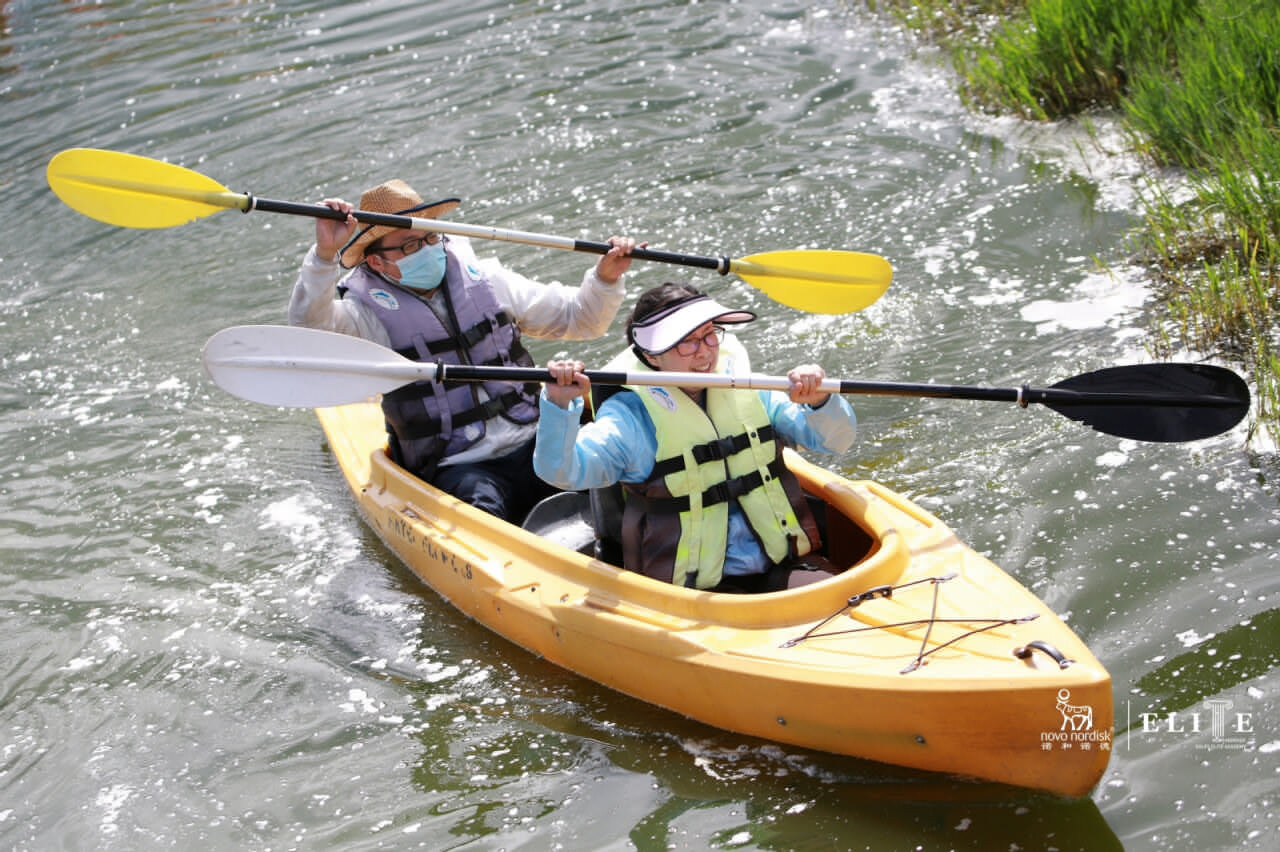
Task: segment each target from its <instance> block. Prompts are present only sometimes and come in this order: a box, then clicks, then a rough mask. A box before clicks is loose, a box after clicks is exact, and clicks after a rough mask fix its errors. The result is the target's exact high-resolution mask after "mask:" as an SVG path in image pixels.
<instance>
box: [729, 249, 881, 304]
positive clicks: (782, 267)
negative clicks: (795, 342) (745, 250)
mask: <svg viewBox="0 0 1280 852" xmlns="http://www.w3.org/2000/svg"><path fill="white" fill-rule="evenodd" d="M729 271H730V272H733V273H734V274H736V275H737V276H738V277H740V278H742V280H744V281H746V282H747V283H748V284H750V285H751V286H752V287H755V288H756V289H758V290H762V291H763V292H764V293H765V295H767V296H768V297H769V298H771V299H773V300H774V301H775V302H780V303H782V304H784V305H788V306H790V307H793V308H796V309H797V310H801V311H808V312H810V313H817V314H846V313H852V312H853V311H860V310H862V309H863V308H866V307H869V306H870V305H872V304H874V303H875V301H876V300H877V299H879V298H880V297H881V296H883V295H884V291H885V290H888V289H889V284H890V283H891V282H892V281H893V267H892V266H890V265H889V261H887V260H885V259H884V258H883V257H880V256H879V255H875V254H865V253H863V252H856V251H832V250H793V251H770V252H765V253H764V254H753V255H751V256H749V257H744V258H742V259H740V260H733V261H730V262H729Z"/></svg>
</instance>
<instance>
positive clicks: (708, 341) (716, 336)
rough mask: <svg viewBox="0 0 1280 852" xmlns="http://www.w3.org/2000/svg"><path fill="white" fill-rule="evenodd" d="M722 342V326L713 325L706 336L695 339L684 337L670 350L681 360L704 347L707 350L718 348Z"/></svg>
mask: <svg viewBox="0 0 1280 852" xmlns="http://www.w3.org/2000/svg"><path fill="white" fill-rule="evenodd" d="M723 342H724V326H720V325H713V326H711V330H710V331H708V332H707V333H706V334H703V335H700V336H697V337H686V338H685V339H684V340H681V341H680V342H679V343H677V344H676V345H675V346H673V347H671V348H672V349H674V350H675V351H676V354H677V355H679V356H681V357H682V358H688V357H689V356H690V355H692V354H694V353H695V352H697V351H698V349H699V348H700V347H702V346H706V347H707V348H708V349H711V348H714V347H716V346H719V345H720V344H721V343H723Z"/></svg>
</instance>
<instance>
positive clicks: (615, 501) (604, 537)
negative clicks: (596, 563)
mask: <svg viewBox="0 0 1280 852" xmlns="http://www.w3.org/2000/svg"><path fill="white" fill-rule="evenodd" d="M590 500H591V524H592V526H594V527H595V530H596V542H595V553H594V554H593V555H594V556H595V558H596V559H599V560H600V561H601V562H608V563H609V564H610V565H617V566H619V567H621V565H622V508H623V502H624V499H623V496H622V483H620V482H615V483H614V484H613V485H608V486H605V487H604V488H592V489H591V492H590Z"/></svg>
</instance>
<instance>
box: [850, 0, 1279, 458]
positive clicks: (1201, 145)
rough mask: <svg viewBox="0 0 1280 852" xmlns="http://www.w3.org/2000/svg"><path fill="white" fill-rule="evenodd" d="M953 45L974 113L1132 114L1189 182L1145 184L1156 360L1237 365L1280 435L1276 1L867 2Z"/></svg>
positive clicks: (1141, 249)
mask: <svg viewBox="0 0 1280 852" xmlns="http://www.w3.org/2000/svg"><path fill="white" fill-rule="evenodd" d="M870 5H871V6H872V7H873V8H875V9H878V10H880V11H887V12H892V13H893V14H894V15H895V16H896V17H897V18H898V19H899V20H901V21H903V22H904V23H905V24H906V25H907V26H909V27H911V28H912V29H914V30H916V31H917V32H920V33H922V34H924V35H926V36H927V37H928V38H930V39H931V40H933V41H935V42H937V43H939V44H940V45H942V46H944V47H945V48H946V49H947V50H948V51H949V52H950V56H951V59H952V62H953V64H954V66H955V68H956V69H957V71H958V72H959V74H960V78H961V81H962V82H961V86H962V93H963V95H964V97H965V98H966V99H967V101H968V102H969V103H970V105H971V106H973V107H974V108H975V109H979V110H984V111H990V112H999V113H1013V114H1017V115H1021V116H1024V117H1026V118H1027V119H1030V120H1039V121H1049V120H1058V119H1063V118H1071V117H1077V116H1079V117H1084V118H1086V119H1087V117H1088V115H1089V114H1090V113H1093V112H1096V111H1108V112H1110V113H1114V114H1118V115H1120V116H1122V118H1123V121H1124V124H1125V127H1126V128H1127V130H1128V134H1129V143H1130V144H1131V145H1132V146H1133V148H1134V149H1135V150H1138V151H1140V152H1142V153H1143V154H1144V155H1146V156H1147V157H1148V158H1149V159H1150V161H1151V163H1152V166H1153V175H1154V174H1156V173H1157V169H1170V168H1171V169H1175V170H1177V173H1178V174H1179V175H1180V176H1182V177H1184V178H1185V180H1186V181H1187V182H1189V186H1190V188H1191V192H1190V195H1189V197H1188V195H1187V193H1186V192H1181V193H1180V194H1179V196H1178V197H1176V198H1175V197H1174V196H1173V195H1172V194H1171V192H1170V191H1169V190H1168V189H1167V187H1168V186H1170V184H1169V183H1168V182H1167V181H1165V182H1161V181H1158V180H1154V179H1153V180H1152V181H1151V182H1150V184H1149V188H1148V190H1147V191H1146V192H1145V193H1144V197H1143V205H1144V219H1145V227H1143V228H1142V229H1141V230H1139V231H1138V232H1137V233H1135V234H1134V235H1133V239H1132V247H1133V251H1134V254H1135V256H1136V259H1137V260H1138V261H1139V262H1140V263H1142V264H1144V265H1145V266H1147V267H1148V268H1149V269H1151V270H1152V275H1153V277H1154V279H1155V281H1156V286H1157V292H1158V293H1159V294H1160V295H1161V305H1162V306H1163V311H1162V312H1161V313H1160V315H1158V316H1155V317H1153V321H1152V329H1151V331H1152V334H1151V340H1152V344H1151V349H1152V351H1153V352H1154V353H1155V354H1156V355H1160V356H1163V355H1167V354H1168V353H1169V352H1171V351H1173V350H1175V349H1179V348H1183V347H1188V348H1191V349H1194V350H1197V351H1200V352H1204V353H1208V354H1210V355H1214V356H1218V357H1221V358H1223V359H1226V360H1228V361H1232V362H1235V363H1236V364H1238V365H1239V366H1241V367H1242V368H1243V369H1244V371H1245V372H1246V373H1247V374H1248V375H1249V377H1250V378H1251V380H1252V384H1253V385H1254V388H1255V392H1256V394H1257V397H1258V412H1259V416H1258V422H1257V424H1256V425H1257V426H1258V427H1260V428H1262V429H1264V430H1266V431H1267V432H1268V433H1269V434H1270V435H1271V436H1272V438H1273V439H1280V324H1277V322H1276V318H1275V314H1276V308H1277V306H1278V305H1280V278H1278V272H1280V197H1278V196H1277V193H1276V188H1275V181H1276V179H1277V177H1280V51H1277V49H1276V47H1275V46H1276V45H1277V44H1280V15H1277V13H1276V5H1275V0H872V2H871V3H870Z"/></svg>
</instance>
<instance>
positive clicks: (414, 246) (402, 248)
mask: <svg viewBox="0 0 1280 852" xmlns="http://www.w3.org/2000/svg"><path fill="white" fill-rule="evenodd" d="M438 242H440V234H437V233H435V232H434V231H429V232H428V233H425V234H423V235H422V236H420V237H410V238H409V239H407V240H405V241H404V242H402V243H401V244H400V245H398V246H379V247H378V248H370V249H365V252H364V253H365V254H376V255H381V256H383V257H385V256H386V253H387V252H389V251H398V252H400V253H401V254H403V255H404V256H405V257H408V256H409V255H411V254H413V253H414V252H416V251H418V250H419V249H420V248H422V247H423V246H433V245H435V244H436V243H438Z"/></svg>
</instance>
